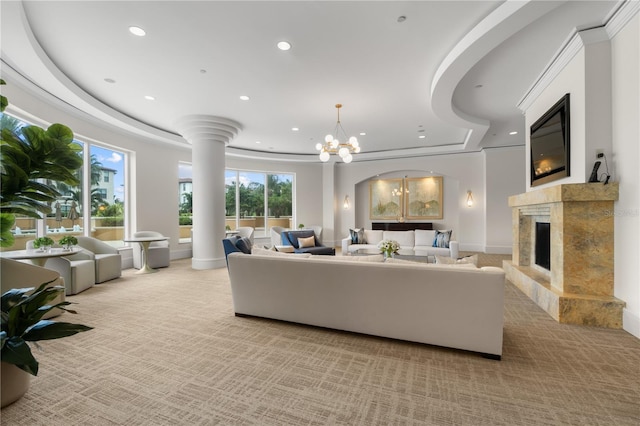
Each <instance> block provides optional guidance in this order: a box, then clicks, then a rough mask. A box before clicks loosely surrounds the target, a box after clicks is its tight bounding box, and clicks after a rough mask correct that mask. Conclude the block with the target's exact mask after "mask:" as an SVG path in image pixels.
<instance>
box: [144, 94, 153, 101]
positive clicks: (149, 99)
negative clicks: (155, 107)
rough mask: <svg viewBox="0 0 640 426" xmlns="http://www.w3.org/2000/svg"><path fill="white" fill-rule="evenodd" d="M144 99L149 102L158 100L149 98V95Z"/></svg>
mask: <svg viewBox="0 0 640 426" xmlns="http://www.w3.org/2000/svg"><path fill="white" fill-rule="evenodd" d="M144 98H145V99H146V100H148V101H155V100H156V98H154V97H153V96H149V95H146V96H145V97H144Z"/></svg>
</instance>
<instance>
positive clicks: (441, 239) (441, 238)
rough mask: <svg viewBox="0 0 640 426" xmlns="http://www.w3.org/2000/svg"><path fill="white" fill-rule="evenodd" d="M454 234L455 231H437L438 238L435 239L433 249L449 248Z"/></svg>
mask: <svg viewBox="0 0 640 426" xmlns="http://www.w3.org/2000/svg"><path fill="white" fill-rule="evenodd" d="M452 232H453V230H449V231H438V230H437V229H436V236H435V238H434V239H433V247H440V248H449V241H450V240H451V233H452Z"/></svg>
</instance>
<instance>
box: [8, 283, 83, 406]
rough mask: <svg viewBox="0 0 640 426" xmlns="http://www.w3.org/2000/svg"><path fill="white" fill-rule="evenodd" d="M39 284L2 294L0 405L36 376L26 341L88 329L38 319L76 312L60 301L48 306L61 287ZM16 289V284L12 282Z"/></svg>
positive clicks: (21, 392) (19, 393)
mask: <svg viewBox="0 0 640 426" xmlns="http://www.w3.org/2000/svg"><path fill="white" fill-rule="evenodd" d="M48 284H49V283H44V284H41V285H40V287H38V288H37V289H35V290H34V288H33V287H31V288H17V289H16V288H14V289H11V290H9V291H7V292H6V293H4V294H3V295H2V333H1V334H0V338H1V342H2V406H3V407H4V406H6V405H9V404H11V403H12V402H15V401H17V400H18V399H20V398H21V397H22V395H24V393H25V392H26V391H27V389H28V388H29V379H30V376H29V374H31V375H33V376H37V375H38V361H36V359H35V358H34V356H33V354H32V353H31V349H30V348H29V345H28V344H27V342H35V341H38V340H51V339H59V338H61V337H67V336H72V335H74V334H76V333H80V332H82V331H88V330H91V329H92V327H88V326H86V325H81V324H71V323H67V322H57V321H51V320H50V319H48V320H43V319H41V318H42V316H43V315H44V314H46V313H47V312H49V311H51V310H52V309H56V308H59V309H62V310H64V311H66V312H69V313H71V314H75V313H76V312H75V311H74V310H71V309H66V308H65V306H67V305H70V304H71V302H66V301H65V302H60V303H56V304H52V305H49V303H50V302H51V301H53V300H54V299H55V298H56V297H58V296H59V295H60V294H64V291H65V288H64V287H61V286H54V287H47V285H48ZM16 285H17V286H20V283H16Z"/></svg>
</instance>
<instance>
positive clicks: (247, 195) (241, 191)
mask: <svg viewBox="0 0 640 426" xmlns="http://www.w3.org/2000/svg"><path fill="white" fill-rule="evenodd" d="M264 187H265V185H264V184H262V183H259V182H250V183H249V184H247V185H245V184H244V183H242V182H241V183H240V184H239V185H238V195H239V196H240V216H241V217H243V216H263V215H264V192H265V191H264V189H265V188H264ZM228 188H229V189H230V190H228V191H227V193H226V211H227V216H233V215H234V212H235V211H236V191H235V182H231V184H230V185H228ZM231 188H233V189H231ZM267 191H268V194H267V196H268V200H267V201H268V205H269V212H268V215H269V216H275V217H280V216H291V214H292V206H293V203H292V198H293V183H292V182H291V180H288V179H281V178H280V177H279V176H278V175H274V174H269V175H267Z"/></svg>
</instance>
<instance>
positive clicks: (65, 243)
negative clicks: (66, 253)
mask: <svg viewBox="0 0 640 426" xmlns="http://www.w3.org/2000/svg"><path fill="white" fill-rule="evenodd" d="M58 244H60V245H61V246H62V248H64V249H65V250H70V249H71V247H73V246H75V245H76V244H78V239H77V238H76V237H74V236H73V235H65V236H64V237H62V238H60V241H58Z"/></svg>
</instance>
